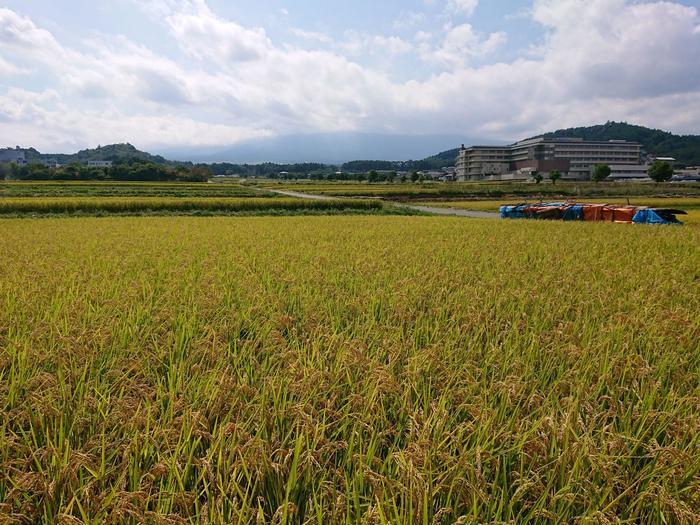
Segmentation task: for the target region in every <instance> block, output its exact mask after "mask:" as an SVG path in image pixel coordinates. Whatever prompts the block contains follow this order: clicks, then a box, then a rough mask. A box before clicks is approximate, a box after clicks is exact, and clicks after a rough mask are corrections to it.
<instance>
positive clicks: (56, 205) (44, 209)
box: [0, 196, 407, 216]
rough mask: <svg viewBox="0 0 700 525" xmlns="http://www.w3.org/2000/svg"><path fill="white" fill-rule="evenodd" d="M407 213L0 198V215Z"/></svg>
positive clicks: (321, 204)
mask: <svg viewBox="0 0 700 525" xmlns="http://www.w3.org/2000/svg"><path fill="white" fill-rule="evenodd" d="M340 212H344V213H397V214H398V213H403V214H405V213H407V212H406V210H401V209H397V208H391V207H389V206H384V205H383V204H382V203H381V202H379V201H376V200H360V199H333V200H329V201H314V200H307V199H295V198H278V197H274V198H270V197H262V198H261V197H234V198H221V197H219V198H216V197H200V198H188V197H60V196H59V197H28V198H5V199H3V198H0V215H17V216H23V215H27V214H34V215H59V214H60V215H63V214H82V215H129V214H132V215H134V214H161V215H163V214H200V215H201V214H223V215H236V214H283V213H287V214H290V213H309V214H313V213H340Z"/></svg>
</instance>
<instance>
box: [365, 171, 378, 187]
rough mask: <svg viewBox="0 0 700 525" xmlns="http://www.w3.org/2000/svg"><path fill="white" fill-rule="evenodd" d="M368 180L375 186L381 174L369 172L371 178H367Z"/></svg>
mask: <svg viewBox="0 0 700 525" xmlns="http://www.w3.org/2000/svg"><path fill="white" fill-rule="evenodd" d="M367 180H368V181H369V183H370V184H374V183H375V182H377V181H378V180H379V174H378V173H377V172H376V171H374V170H372V171H370V172H369V176H368V177H367Z"/></svg>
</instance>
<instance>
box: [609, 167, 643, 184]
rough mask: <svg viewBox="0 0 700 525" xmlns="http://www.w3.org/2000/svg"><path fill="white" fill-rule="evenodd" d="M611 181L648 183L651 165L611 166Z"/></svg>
mask: <svg viewBox="0 0 700 525" xmlns="http://www.w3.org/2000/svg"><path fill="white" fill-rule="evenodd" d="M609 166H610V177H608V179H609V180H618V181H643V182H648V181H650V180H651V179H650V178H649V165H647V164H636V165H635V164H609Z"/></svg>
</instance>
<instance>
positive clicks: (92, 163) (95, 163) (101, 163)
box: [87, 160, 112, 168]
mask: <svg viewBox="0 0 700 525" xmlns="http://www.w3.org/2000/svg"><path fill="white" fill-rule="evenodd" d="M87 165H88V168H111V167H112V161H111V160H89V161H88V163H87Z"/></svg>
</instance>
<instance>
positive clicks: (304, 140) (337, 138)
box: [157, 133, 499, 165]
mask: <svg viewBox="0 0 700 525" xmlns="http://www.w3.org/2000/svg"><path fill="white" fill-rule="evenodd" d="M472 142H479V140H478V139H476V138H465V137H463V136H459V135H430V136H421V135H382V134H371V133H318V134H308V135H289V136H280V137H274V138H261V139H256V140H251V141H245V142H240V143H238V144H236V145H233V146H230V147H227V148H189V149H188V148H172V149H159V150H157V153H158V154H160V155H162V156H164V157H166V158H169V159H172V160H178V161H191V162H207V163H209V162H235V163H239V164H240V163H248V164H259V163H263V162H275V163H283V164H288V163H299V162H321V163H324V164H336V165H341V164H343V163H345V162H348V161H352V160H356V159H376V160H409V159H423V158H425V157H428V156H431V155H433V154H434V153H435V152H436V151H443V150H445V148H447V147H451V146H453V145H455V144H462V143H472ZM489 143H490V144H499V142H493V141H491V142H489Z"/></svg>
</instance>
